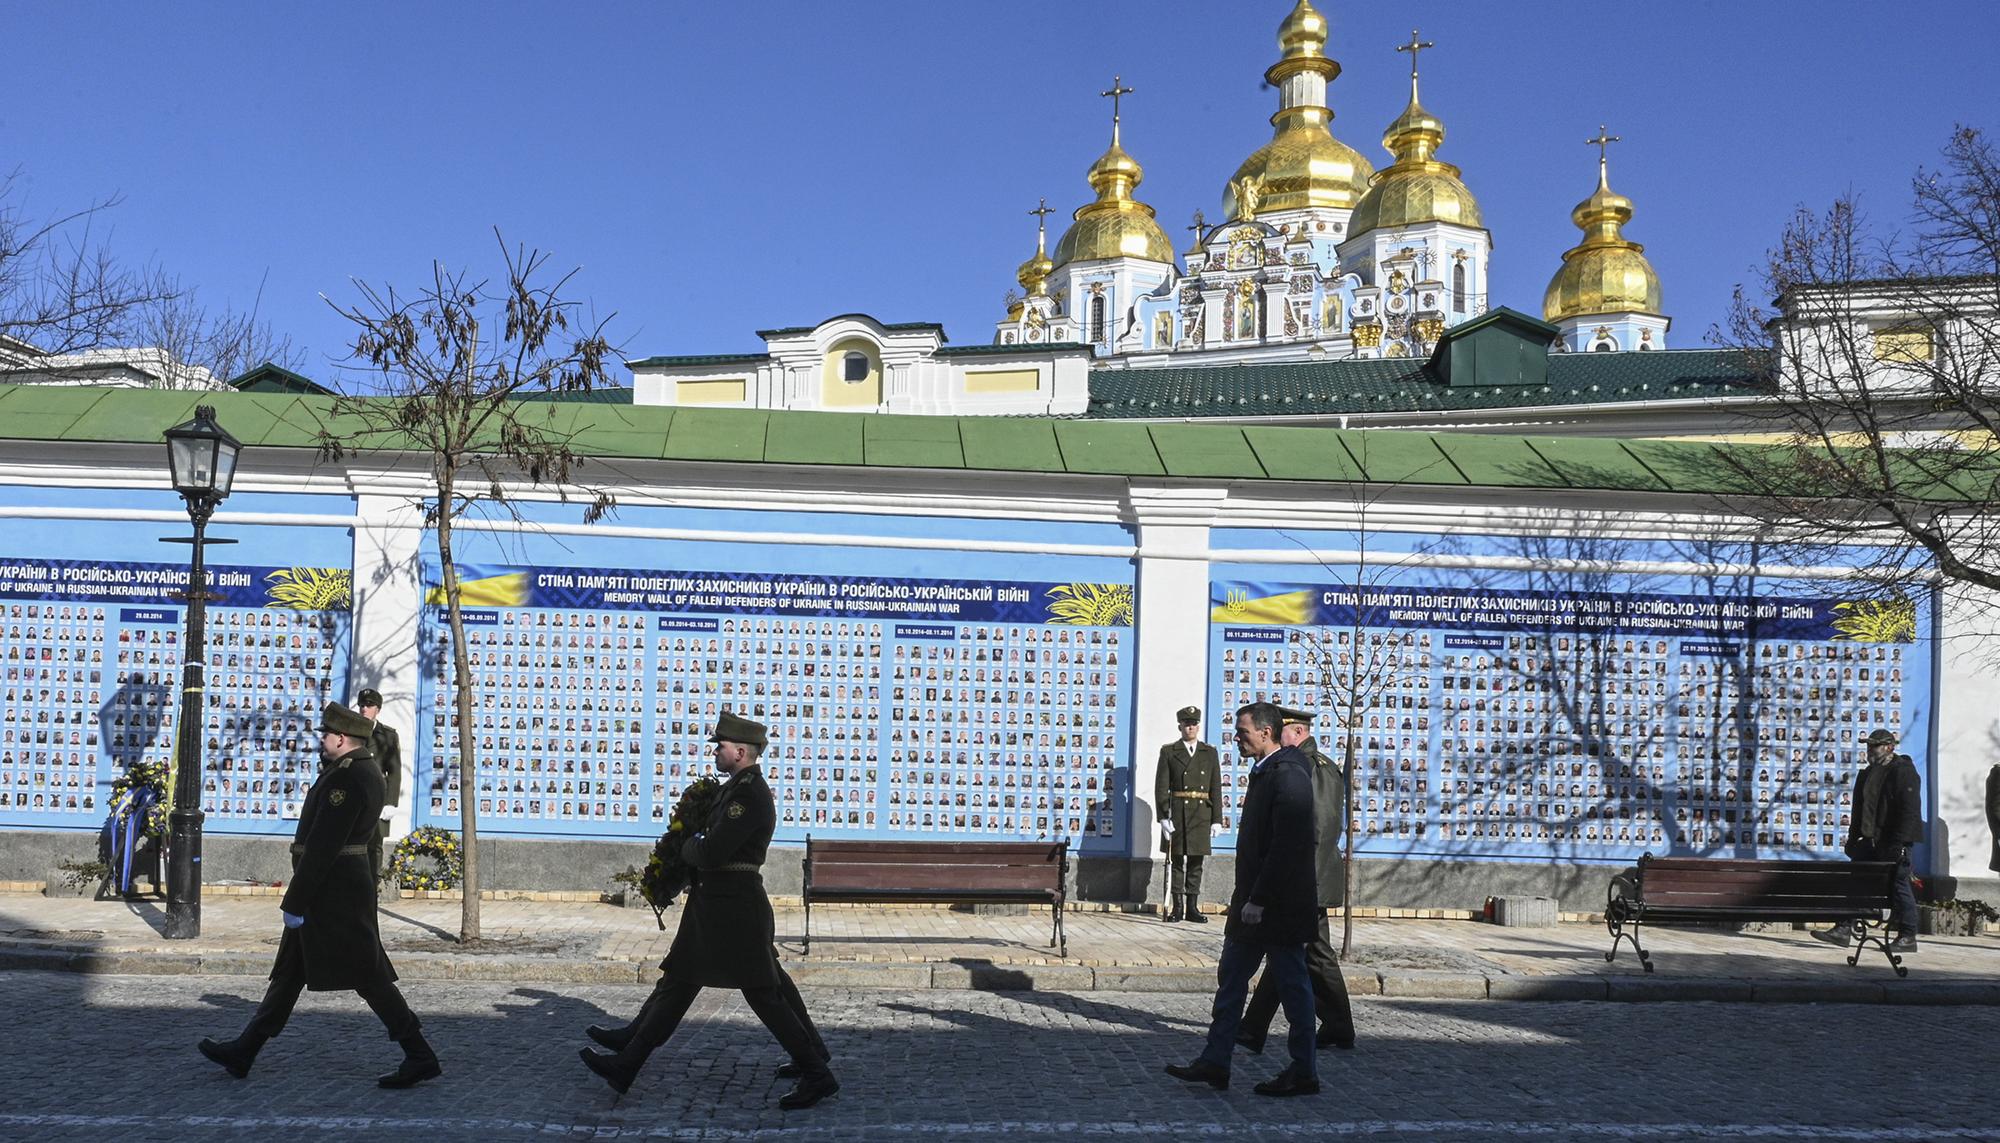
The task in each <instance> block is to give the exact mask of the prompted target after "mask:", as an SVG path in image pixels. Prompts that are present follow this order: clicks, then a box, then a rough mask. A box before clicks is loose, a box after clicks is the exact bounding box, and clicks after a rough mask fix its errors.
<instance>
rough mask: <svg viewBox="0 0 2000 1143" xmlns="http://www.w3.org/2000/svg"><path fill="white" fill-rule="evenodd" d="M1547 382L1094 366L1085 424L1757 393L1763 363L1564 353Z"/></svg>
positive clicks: (1675, 353) (1355, 368)
mask: <svg viewBox="0 0 2000 1143" xmlns="http://www.w3.org/2000/svg"><path fill="white" fill-rule="evenodd" d="M1548 362H1549V376H1548V384H1546V385H1487V386H1478V385H1474V386H1465V385H1463V384H1460V385H1448V384H1446V383H1445V380H1444V378H1443V377H1441V376H1439V374H1438V373H1437V371H1435V370H1434V369H1433V367H1432V366H1431V365H1430V364H1429V363H1428V362H1423V361H1417V360H1414V359H1411V358H1384V359H1353V358H1343V359H1341V360H1337V361H1299V362H1287V363H1275V364H1262V365H1259V364H1244V365H1212V366H1164V367H1161V368H1157V369H1154V368H1139V369H1092V370H1091V371H1090V405H1089V408H1088V409H1087V411H1086V412H1085V414H1084V415H1085V416H1086V417H1090V418H1093V419H1106V420H1115V419H1120V418H1144V419H1151V420H1163V419H1169V418H1171V419H1176V420H1178V419H1182V418H1188V417H1313V416H1329V415H1335V414H1341V413H1349V414H1353V413H1403V412H1449V411H1457V410H1467V409H1519V408H1545V407H1549V406H1555V405H1595V404H1622V403H1633V402H1641V401H1672V400H1694V399H1698V398H1707V397H1741V396H1756V395H1759V394H1761V393H1763V392H1765V390H1764V388H1763V387H1762V381H1761V379H1760V374H1759V372H1758V370H1757V368H1756V365H1755V362H1754V361H1753V360H1751V359H1750V358H1749V357H1747V356H1746V355H1744V354H1743V353H1741V352H1738V351H1735V350H1725V349H1672V350H1660V351H1656V352H1627V353H1557V354H1552V355H1551V356H1550V357H1549V359H1548Z"/></svg>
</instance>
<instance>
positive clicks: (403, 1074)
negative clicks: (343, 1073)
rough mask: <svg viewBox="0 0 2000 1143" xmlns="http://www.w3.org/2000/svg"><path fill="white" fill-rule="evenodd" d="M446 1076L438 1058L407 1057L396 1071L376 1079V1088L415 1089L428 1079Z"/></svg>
mask: <svg viewBox="0 0 2000 1143" xmlns="http://www.w3.org/2000/svg"><path fill="white" fill-rule="evenodd" d="M443 1074H444V1067H443V1065H441V1064H439V1063H438V1058H437V1057H436V1056H429V1057H422V1056H406V1057H404V1059H403V1062H402V1063H400V1064H397V1065H396V1070H395V1071H393V1072H390V1073H389V1074H388V1075H385V1076H377V1077H376V1078H375V1086H377V1087H386V1088H405V1087H415V1086H417V1085H418V1084H420V1083H422V1082H424V1081H425V1080H428V1079H436V1078H438V1077H439V1076H441V1075H443Z"/></svg>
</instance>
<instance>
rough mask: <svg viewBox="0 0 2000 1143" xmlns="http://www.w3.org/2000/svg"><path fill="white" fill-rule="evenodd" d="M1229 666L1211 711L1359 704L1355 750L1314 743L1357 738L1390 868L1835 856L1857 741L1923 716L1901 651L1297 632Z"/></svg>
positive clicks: (1241, 647) (1241, 648)
mask: <svg viewBox="0 0 2000 1143" xmlns="http://www.w3.org/2000/svg"><path fill="white" fill-rule="evenodd" d="M1236 630H1238V631H1241V629H1236ZM1279 632H1282V634H1278V633H1279ZM1357 635H1358V641H1357ZM1252 639H1255V640H1257V641H1251V640H1252ZM1219 649H1220V654H1219V655H1218V659H1219V661H1220V665H1219V673H1218V674H1217V677H1216V684H1215V690H1214V692H1213V694H1214V697H1215V699H1216V700H1218V701H1217V706H1216V709H1217V710H1219V711H1228V712H1233V711H1234V710H1235V709H1236V708H1237V707H1238V706H1240V705H1242V704H1244V703H1249V702H1253V701H1260V700H1268V701H1272V702H1277V703H1281V704H1283V705H1286V706H1293V707H1300V708H1304V709H1313V710H1317V709H1319V708H1321V707H1323V706H1326V705H1337V703H1336V704H1329V703H1328V699H1327V697H1326V696H1328V695H1332V696H1336V698H1337V697H1338V696H1342V695H1356V696H1358V697H1359V701H1358V702H1356V703H1355V704H1354V709H1355V711H1356V718H1355V721H1356V723H1357V725H1356V726H1355V727H1354V729H1353V731H1352V732H1351V734H1350V733H1343V731H1342V730H1341V728H1340V726H1339V725H1338V723H1337V722H1336V721H1335V720H1334V719H1333V718H1332V717H1329V716H1325V715H1323V716H1322V717H1321V718H1320V719H1318V720H1316V723H1315V733H1316V737H1317V739H1318V743H1319V745H1320V748H1321V749H1322V750H1323V751H1325V752H1326V753H1327V754H1328V755H1329V756H1331V757H1334V758H1335V759H1340V758H1342V757H1343V756H1344V754H1345V752H1346V750H1347V748H1348V747H1349V745H1350V741H1349V739H1350V737H1351V739H1352V741H1351V745H1352V747H1353V751H1354V759H1355V782H1354V785H1355V788H1354V789H1353V790H1352V791H1351V795H1352V797H1353V800H1354V809H1355V819H1354V820H1355V823H1356V824H1355V828H1356V831H1357V834H1358V836H1357V837H1356V839H1355V841H1356V843H1357V845H1358V846H1360V847H1363V848H1366V847H1368V846H1369V845H1370V843H1376V848H1378V849H1379V850H1416V851H1431V852H1457V853H1474V854H1477V853H1495V854H1504V853H1507V852H1510V851H1512V852H1530V853H1546V852H1547V851H1548V850H1549V849H1550V848H1551V847H1556V848H1559V849H1561V850H1562V851H1565V852H1568V851H1576V850H1583V851H1589V850H1591V849H1593V848H1595V849H1601V850H1606V851H1612V852H1623V851H1628V850H1629V851H1631V852H1643V851H1648V850H1650V851H1653V852H1660V853H1668V852H1690V851H1692V852H1708V851H1713V850H1715V849H1717V848H1728V849H1735V850H1758V851H1767V852H1768V853H1769V854H1770V855H1771V856H1787V855H1789V856H1833V855H1837V854H1838V853H1839V852H1840V847H1841V845H1842V844H1843V843H1844V842H1845V841H1846V838H1847V827H1848V823H1849V821H1850V813H1851V808H1850V806H1849V804H1848V803H1849V800H1850V798H1849V794H1850V792H1851V790H1852V788H1853V783H1854V773H1855V769H1856V767H1857V766H1858V764H1859V762H1860V758H1861V750H1862V746H1861V743H1862V741H1863V740H1864V739H1865V738H1866V737H1867V735H1868V732H1869V731H1870V730H1872V729H1874V728H1875V727H1878V726H1882V727H1889V728H1892V729H1895V730H1898V731H1899V732H1902V731H1905V730H1907V729H1908V723H1907V722H1906V719H1907V718H1908V717H1909V716H1910V714H1911V713H1912V711H1913V707H1911V706H1906V705H1905V702H1904V698H1905V694H1904V681H1905V673H1904V672H1905V669H1906V667H1908V666H1913V665H1914V664H1912V663H1907V662H1906V659H1905V654H1906V648H1905V647H1904V646H1900V645H1895V644H1866V643H1847V642H1822V641H1787V640H1765V641H1757V642H1751V643H1740V644H1720V643H1718V642H1716V641H1714V640H1702V639H1681V638H1659V637H1640V636H1625V635H1617V636H1609V635H1607V636H1578V635H1563V634H1545V633H1535V634H1506V635H1493V634H1472V633H1458V632H1445V631H1411V630H1395V631H1389V630H1366V629H1364V630H1362V631H1360V632H1358V633H1357V632H1353V631H1350V630H1343V629H1338V628H1325V627H1319V628H1314V627H1293V628H1276V629H1265V630H1263V631H1257V632H1255V633H1254V634H1246V635H1244V636H1242V637H1241V638H1239V639H1236V640H1231V639H1227V638H1224V639H1221V640H1219ZM1323 668H1328V669H1326V670H1324V671H1323ZM1347 679H1354V680H1358V681H1357V682H1354V683H1349V682H1346V681H1344V680H1347ZM1912 697H1913V699H1914V695H1913V696H1912ZM1208 730H1209V734H1210V737H1211V738H1212V739H1214V740H1216V741H1217V743H1218V746H1219V748H1221V750H1222V753H1223V755H1224V757H1225V760H1226V761H1225V775H1226V778H1225V782H1224V785H1225V790H1224V795H1223V824H1224V828H1225V830H1230V831H1233V830H1234V828H1235V813H1236V810H1237V807H1238V805H1239V804H1240V802H1241V800H1242V796H1243V790H1244V786H1245V784H1246V783H1247V780H1248V772H1249V771H1248V766H1247V764H1245V763H1244V762H1243V760H1242V759H1241V758H1240V757H1238V756H1237V755H1236V753H1235V751H1234V750H1233V749H1232V748H1231V743H1230V742H1229V735H1230V724H1229V719H1228V718H1227V717H1225V718H1222V719H1218V720H1211V723H1210V726H1209V728H1208ZM1607 855H1609V854H1607Z"/></svg>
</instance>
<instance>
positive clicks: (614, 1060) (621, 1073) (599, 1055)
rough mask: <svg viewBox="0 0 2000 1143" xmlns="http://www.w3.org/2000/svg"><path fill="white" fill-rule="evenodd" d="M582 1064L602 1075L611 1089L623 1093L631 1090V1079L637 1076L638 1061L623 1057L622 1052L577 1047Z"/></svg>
mask: <svg viewBox="0 0 2000 1143" xmlns="http://www.w3.org/2000/svg"><path fill="white" fill-rule="evenodd" d="M576 1054H577V1055H578V1056H580V1057H582V1059H583V1066H584V1067H587V1068H589V1069H590V1070H591V1071H594V1072H596V1073H597V1074H598V1075H599V1076H602V1077H603V1079H604V1082H605V1083H608V1084H610V1085H611V1090H612V1091H615V1092H617V1093H618V1094H619V1095H624V1094H625V1093H626V1092H628V1091H631V1090H632V1081H633V1080H636V1079H638V1078H639V1063H637V1062H633V1061H631V1060H628V1059H626V1058H625V1053H624V1052H618V1053H616V1054H613V1053H611V1052H593V1051H591V1050H590V1049H589V1048H581V1049H578V1051H577V1053H576Z"/></svg>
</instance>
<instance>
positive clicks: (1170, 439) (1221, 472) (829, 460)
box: [0, 353, 1964, 500]
mask: <svg viewBox="0 0 2000 1143" xmlns="http://www.w3.org/2000/svg"><path fill="white" fill-rule="evenodd" d="M1634 356H1638V355H1634ZM1646 356H1649V357H1661V358H1664V357H1668V356H1671V355H1669V354H1665V353H1659V354H1651V355H1646ZM365 399H366V400H386V399H387V398H365ZM196 404H212V405H214V406H215V407H216V419H217V420H218V421H219V422H220V423H221V424H222V426H223V427H224V428H226V429H228V430H229V431H230V432H231V433H233V434H235V435H236V437H237V439H239V440H241V441H243V443H244V444H245V445H246V446H248V447H250V448H251V449H252V450H253V452H252V456H251V459H250V463H251V465H252V466H253V467H254V466H255V464H256V461H255V457H254V450H256V449H260V448H297V449H312V448H315V447H317V445H318V434H319V432H320V431H321V427H322V426H326V427H327V428H329V429H333V430H341V429H343V428H344V429H346V430H347V431H348V432H350V433H352V432H356V431H358V430H359V428H360V426H359V425H358V424H356V423H355V422H354V420H353V419H352V418H349V419H348V420H347V423H346V424H345V425H343V424H342V421H341V419H339V418H336V417H335V416H334V414H333V410H334V402H333V400H332V399H330V398H325V397H315V396H300V395H290V394H272V393H241V392H227V391H225V392H203V393H191V392H164V391H158V390H146V389H117V388H80V387H74V386H52V385H0V441H8V440H13V441H63V442H73V443H79V444H81V443H86V442H89V443H98V442H101V443H130V444H142V445H146V446H148V447H152V446H156V445H158V444H159V443H160V442H161V439H162V438H161V436H160V434H161V432H162V431H164V430H165V429H167V428H169V427H171V426H172V425H175V424H177V423H179V422H181V421H183V420H186V419H187V418H188V417H189V416H190V415H192V413H193V409H194V406H195V405H196ZM524 415H528V416H532V417H534V418H536V420H535V421H534V423H536V424H538V425H545V426H547V427H549V428H552V429H554V430H556V431H560V432H563V433H565V434H568V435H570V436H571V438H572V440H573V442H574V447H575V449H576V450H577V451H578V452H579V453H581V454H583V455H585V456H596V457H605V458H632V459H651V460H694V461H724V462H729V463H737V464H783V465H837V466H844V467H869V468H915V469H941V470H949V471H976V472H992V473H1067V474H1072V475H1103V476H1113V477H1143V478H1150V479H1159V478H1168V479H1173V478H1180V479H1189V480H1232V481H1263V480H1307V481H1363V482H1369V483H1404V484H1413V485H1434V486H1444V487H1460V488H1463V487H1468V486H1474V485H1478V486H1485V487H1504V488H1561V489H1599V490H1608V491H1631V492H1679V493H1709V494H1728V493H1737V492H1740V491H1741V490H1742V488H1743V484H1742V483H1741V480H1740V477H1738V476H1736V475H1734V474H1735V473H1736V472H1737V470H1738V469H1739V468H1740V467H1741V464H1740V462H1738V461H1736V460H1735V459H1734V458H1743V459H1745V460H1751V461H1755V460H1759V459H1763V460H1769V459H1771V458H1774V457H1777V456H1778V455H1779V454H1778V453H1777V451H1776V450H1773V449H1771V448H1769V447H1768V446H1747V445H1717V444H1709V443H1703V442H1686V441H1657V440H1633V441H1622V440H1609V439H1602V438H1588V439H1580V438H1575V437H1538V436H1515V435H1509V434H1467V433H1452V432H1421V431H1402V430H1390V429H1353V430H1343V429H1332V428H1319V427H1293V428H1281V427H1274V426H1266V425H1244V424H1233V423H1218V422H1210V423H1206V424H1202V423H1192V424H1190V423H1142V422H1138V421H1122V422H1120V421H1105V420H1074V419H1062V418H1051V417H1008V418H996V417H916V416H893V415H885V414H879V413H830V412H805V411H790V410H763V409H711V408H674V407H670V406H655V405H612V404H594V403H587V402H544V403H542V404H541V405H540V406H539V407H538V409H537V410H536V411H535V412H532V413H527V412H525V411H524ZM0 447H4V446H0ZM1959 483H1960V484H1963V483H1964V481H1962V480H1961V481H1959ZM1935 498H1937V499H1940V500H1944V499H1959V498H1960V495H1959V493H1958V492H1957V491H1956V490H1955V489H1954V488H1952V487H1951V486H1950V485H1948V484H1944V483H1942V482H1941V483H1940V484H1939V486H1938V487H1937V489H1936V493H1935Z"/></svg>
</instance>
